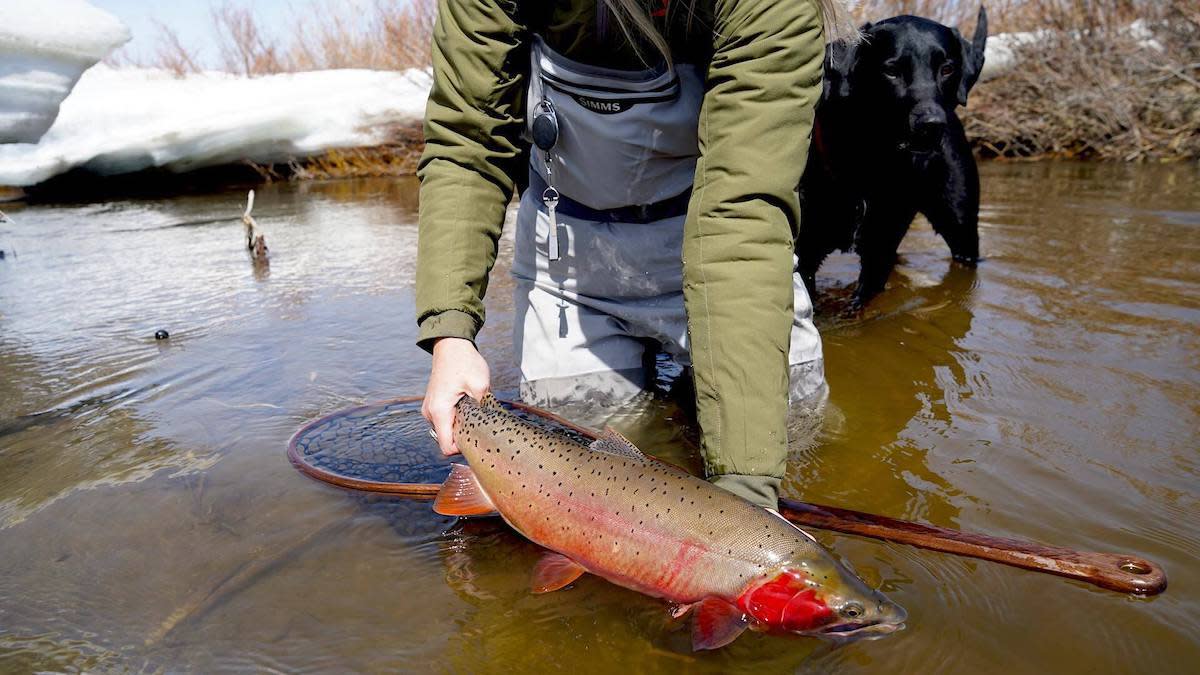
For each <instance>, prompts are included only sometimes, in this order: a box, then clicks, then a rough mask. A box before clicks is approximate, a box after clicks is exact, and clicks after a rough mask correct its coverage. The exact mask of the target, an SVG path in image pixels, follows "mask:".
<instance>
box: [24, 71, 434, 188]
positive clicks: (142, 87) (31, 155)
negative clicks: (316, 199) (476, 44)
mask: <svg viewBox="0 0 1200 675" xmlns="http://www.w3.org/2000/svg"><path fill="white" fill-rule="evenodd" d="M429 86H430V78H429V75H428V73H426V72H423V71H419V70H412V71H407V72H385V71H373V70H323V71H314V72H308V73H295V74H288V75H272V76H267V77H256V78H245V77H239V76H235V75H229V74H226V73H215V72H210V73H202V74H198V75H191V76H188V77H184V78H177V77H175V76H173V75H171V74H170V73H167V72H165V71H161V70H150V69H138V68H121V69H114V68H110V67H107V66H104V65H99V66H96V67H95V68H93V69H91V70H89V71H88V72H87V73H86V74H85V75H84V76H83V78H82V79H81V80H80V81H79V84H78V85H77V86H76V87H75V92H74V93H73V94H71V96H70V97H69V98H68V99H67V100H66V101H65V102H63V105H62V112H61V113H60V115H59V118H58V121H57V122H56V123H55V124H54V126H53V127H52V128H51V129H50V131H49V132H48V133H47V134H46V135H45V136H44V137H43V138H42V140H41V142H40V143H38V144H37V145H8V146H3V145H0V185H10V186H15V187H26V186H30V185H35V184H37V183H40V182H42V181H45V180H46V179H48V178H51V177H53V176H56V175H58V174H60V173H63V172H66V171H68V170H70V169H73V168H76V167H83V168H85V169H87V170H89V171H94V172H96V173H98V174H103V175H114V174H121V173H129V172H134V171H140V170H142V169H148V168H152V167H162V168H165V169H167V170H170V171H177V172H182V171H188V170H191V169H198V168H201V167H205V166H213V165H218V164H227V163H230V162H238V161H241V160H250V161H253V162H260V163H271V162H282V161H286V160H288V159H291V158H293V157H305V156H310V155H314V154H317V153H320V152H322V151H324V150H326V149H329V148H346V147H362V146H372V145H379V144H381V143H384V142H386V141H387V140H388V138H387V136H388V132H389V127H390V126H392V125H395V124H398V123H412V122H414V121H419V120H420V119H421V118H422V116H423V115H424V112H425V99H426V98H427V97H428V95H429Z"/></svg>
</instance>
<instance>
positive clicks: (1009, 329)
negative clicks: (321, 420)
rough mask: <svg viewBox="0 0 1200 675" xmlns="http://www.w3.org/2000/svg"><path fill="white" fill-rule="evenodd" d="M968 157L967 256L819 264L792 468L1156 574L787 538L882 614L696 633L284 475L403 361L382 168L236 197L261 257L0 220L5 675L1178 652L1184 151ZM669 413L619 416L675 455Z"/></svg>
mask: <svg viewBox="0 0 1200 675" xmlns="http://www.w3.org/2000/svg"><path fill="white" fill-rule="evenodd" d="M982 171H983V186H984V200H983V209H982V213H981V222H982V225H981V239H982V251H983V255H984V256H985V257H986V260H985V261H984V262H983V263H982V264H981V265H980V266H979V268H978V269H977V270H975V271H970V270H965V269H962V268H959V267H957V266H952V265H950V264H949V255H948V253H947V251H946V249H945V247H944V245H943V244H942V243H941V242H940V241H939V240H938V239H937V238H936V236H935V235H934V234H932V232H931V231H930V230H929V227H928V225H926V224H924V223H918V224H916V225H914V228H913V231H912V232H911V233H910V235H909V237H908V238H907V239H906V240H905V243H904V245H903V246H902V249H901V251H902V255H903V261H902V263H901V265H900V266H899V267H898V269H897V272H896V273H895V274H894V275H893V277H892V280H891V282H890V286H889V289H888V290H887V291H886V292H885V293H884V294H883V295H882V296H880V297H879V298H877V299H876V301H875V302H874V303H873V304H872V305H871V306H870V307H869V309H868V310H867V311H866V313H865V314H863V315H862V316H860V317H855V316H849V315H847V314H846V313H845V312H843V311H841V309H840V308H841V307H843V306H844V304H845V302H846V298H847V297H848V295H849V287H850V285H851V282H852V280H853V278H854V275H855V266H854V258H853V257H852V256H837V257H835V258H833V259H831V261H830V262H829V263H828V264H827V265H826V267H825V268H824V269H823V271H822V274H821V275H820V277H819V279H818V283H819V286H820V287H821V288H822V298H821V301H820V302H819V313H820V322H819V323H820V324H821V326H822V328H823V334H824V340H825V349H826V358H827V368H828V378H829V382H830V385H831V388H832V399H831V404H830V410H829V412H828V415H827V419H826V424H825V426H824V428H823V431H822V433H821V435H820V436H819V438H818V441H817V442H816V443H815V444H813V445H806V446H805V447H796V448H795V452H794V453H793V462H792V467H791V472H790V476H789V479H788V481H787V483H786V486H785V487H786V491H787V492H788V493H789V494H790V495H792V496H795V497H798V498H802V499H805V500H809V501H814V502H818V503H826V504H833V505H838V506H844V507H849V508H853V509H858V510H864V511H870V512H875V513H882V514H886V515H891V516H895V517H900V518H907V519H915V520H920V521H923V522H928V523H933V524H937V525H943V526H949V527H957V528H962V529H967V530H973V531H981V532H986V533H989V534H995V535H1002V536H1011V537H1021V538H1029V539H1034V540H1038V541H1042V542H1046V543H1053V544H1058V545H1064V546H1070V547H1073V548H1079V549H1084V550H1094V551H1119V552H1127V553H1132V554H1137V555H1141V556H1144V557H1147V558H1150V559H1152V560H1156V561H1158V562H1160V563H1161V564H1162V565H1164V566H1165V567H1166V569H1167V571H1168V574H1169V575H1170V578H1171V587H1170V589H1169V590H1168V591H1167V592H1166V594H1164V595H1162V596H1158V597H1155V598H1151V599H1137V598H1132V597H1125V596H1122V595H1118V594H1114V593H1111V592H1107V591H1102V590H1098V589H1096V588H1093V587H1090V586H1087V585H1084V584H1081V583H1076V582H1072V581H1066V580H1063V579H1059V578H1056V577H1051V576H1046V575H1042V574H1035V573H1031V572H1026V571H1020V570H1016V569H1013V568H1009V567H1003V566H999V565H995V564H991V563H985V562H980V561H974V560H969V559H962V558H957V557H954V556H949V555H943V554H936V553H930V552H925V551H919V550H915V549H910V548H907V547H903V546H897V545H890V544H882V543H879V542H876V541H870V540H864V539H859V538H855V537H850V536H843V535H834V534H831V533H823V532H819V531H816V532H815V534H817V536H818V537H819V538H820V539H821V540H822V541H823V542H824V543H826V544H827V545H829V546H830V547H831V548H832V549H833V550H834V551H835V552H836V553H837V555H839V556H842V557H843V558H846V559H848V560H849V561H851V562H852V563H853V564H854V565H855V567H856V568H857V569H858V571H859V572H860V574H861V575H862V576H863V577H864V578H866V579H867V580H868V581H869V582H870V583H871V584H873V585H877V586H880V587H882V588H883V589H884V591H885V592H886V593H888V594H889V595H890V596H891V597H892V598H893V599H895V600H897V601H898V602H899V603H900V604H902V605H904V606H905V607H906V608H907V609H908V612H909V616H910V619H909V622H908V628H907V629H906V630H904V631H903V632H901V633H898V634H896V635H893V636H890V637H888V638H886V639H882V640H877V641H872V642H858V643H853V644H851V645H849V646H846V647H842V648H839V649H831V648H830V647H828V646H826V645H824V644H823V643H821V642H819V641H816V640H812V639H801V638H781V637H774V636H767V635H759V634H747V635H746V636H744V637H742V638H741V639H739V640H738V641H737V642H736V643H735V644H734V645H732V646H731V647H729V648H726V649H723V650H721V651H719V652H715V653H703V654H693V653H692V652H691V651H690V649H689V648H688V636H687V631H686V630H685V626H683V625H680V624H677V623H673V622H671V621H670V620H669V619H668V618H667V617H666V610H665V608H664V606H663V604H662V603H661V602H659V601H656V600H653V599H650V598H646V597H643V596H639V595H637V594H635V593H633V592H630V591H626V590H623V589H620V588H617V587H615V586H613V585H611V584H608V583H606V582H604V581H602V580H599V579H596V578H587V577H585V578H584V579H582V580H581V581H579V582H578V583H576V584H575V585H574V586H573V587H571V588H570V589H569V590H565V591H560V592H557V593H552V594H548V595H543V596H533V595H530V594H529V592H528V582H529V574H530V570H531V569H532V567H533V563H534V561H535V560H536V558H537V556H538V552H537V550H536V549H535V548H534V547H533V546H532V545H530V544H528V543H526V542H524V541H523V540H521V539H520V538H519V537H517V536H516V535H514V534H513V533H511V532H510V531H508V530H507V529H505V528H503V527H502V526H496V525H495V524H491V523H487V522H479V521H475V522H472V523H468V524H455V523H453V522H451V521H449V520H447V519H443V518H439V517H435V516H432V515H430V514H429V512H428V505H427V504H424V503H412V502H395V501H389V500H386V499H379V498H371V497H367V496H363V495H358V494H353V493H349V492H345V491H342V490H339V489H337V488H333V487H329V486H326V485H324V484H321V483H318V482H315V481H313V480H311V479H309V478H306V477H304V476H302V475H300V474H299V473H298V472H296V471H295V469H293V467H292V466H291V465H290V464H289V463H288V461H287V459H286V457H285V454H284V448H285V445H286V443H287V441H288V438H289V437H290V435H291V434H292V432H293V431H294V430H295V429H296V428H297V427H298V426H299V425H300V424H302V423H303V422H304V421H305V420H307V419H310V418H312V417H314V416H317V415H319V414H322V413H325V412H329V411H332V410H335V409H338V408H341V407H344V406H348V405H352V404H356V403H361V402H366V401H372V400H377V399H383V398H389V397H393V396H398V395H403V394H410V393H420V392H421V391H422V390H423V388H424V380H425V377H426V375H427V368H428V363H429V359H428V357H427V356H426V355H425V354H424V353H423V352H421V351H420V350H419V349H417V348H416V347H415V346H414V345H413V339H414V334H415V327H414V325H413V323H414V322H413V289H412V277H413V270H414V263H415V252H416V238H417V230H416V225H415V221H416V194H415V185H414V183H413V182H412V181H411V180H400V181H345V182H330V183H305V184H287V185H278V186H267V187H265V188H262V189H260V190H259V194H258V200H257V201H258V203H257V207H256V211H255V215H256V216H257V218H258V221H259V223H260V225H261V226H262V229H263V230H264V232H265V233H266V236H267V242H268V244H269V245H270V247H271V262H270V265H269V268H262V267H259V268H256V267H255V266H254V265H252V264H251V262H250V260H249V258H248V257H247V254H246V252H245V250H244V249H243V247H242V246H243V245H242V239H241V237H242V234H241V228H242V226H241V223H240V221H239V218H238V216H239V215H240V213H241V209H242V205H243V202H244V195H243V194H242V193H241V192H240V191H227V192H221V193H215V194H203V195H191V196H180V197H173V198H169V199H132V200H116V201H109V202H103V203H87V204H67V205H29V206H20V205H16V206H13V205H10V208H6V210H8V211H9V214H10V215H11V216H12V217H13V219H14V220H16V222H17V224H0V250H4V251H5V252H6V254H7V255H6V256H5V258H4V259H3V260H0V671H4V672H9V671H11V672H26V671H32V670H68V671H71V670H92V671H96V670H99V671H108V670H133V671H156V670H168V671H178V670H188V671H199V672H213V671H222V670H235V669H236V670H255V671H286V672H297V671H349V670H354V671H368V670H369V671H381V670H421V671H435V672H471V673H476V672H505V673H507V672H512V671H524V670H528V671H534V670H536V671H567V672H573V673H575V672H647V673H652V672H677V671H679V670H681V669H683V670H689V671H696V672H753V673H766V672H792V671H803V672H825V671H829V670H841V671H846V672H903V673H927V672H971V673H1004V674H1006V675H1012V674H1014V673H1045V672H1061V673H1076V672H1079V673H1084V672H1087V673H1092V672H1147V673H1172V672H1178V673H1184V672H1195V670H1194V669H1195V668H1196V666H1197V664H1198V663H1200V598H1198V596H1197V587H1198V585H1200V566H1198V565H1197V559H1198V558H1200V453H1198V445H1200V443H1198V441H1200V403H1198V402H1200V170H1197V168H1196V167H1195V166H1182V165H1181V166H1117V165H1096V164H1054V163H1045V164H994V163H993V164H986V165H984V166H983V167H982ZM14 252H15V255H14ZM510 260H511V247H510V246H509V245H508V243H507V242H503V243H502V250H501V258H500V262H499V264H498V266H497V271H496V272H495V273H494V274H493V279H494V283H493V286H492V289H491V294H490V296H489V301H488V307H489V324H488V326H487V328H486V329H485V331H484V333H483V335H482V336H481V339H480V344H481V348H482V349H483V350H484V352H485V353H486V355H487V356H488V357H489V359H490V361H491V363H492V364H493V376H494V386H495V388H496V389H498V390H500V391H502V392H505V391H507V392H511V391H512V390H513V389H515V385H516V375H515V372H514V370H513V367H512V365H511V347H510V345H509V333H510V330H511V321H512V302H511V297H510V291H511V283H510V282H509V281H508V277H507V273H506V271H507V266H508V263H509V261H510ZM749 292H752V289H749ZM158 329H165V330H168V331H169V332H170V334H171V337H170V339H169V340H165V341H156V340H155V339H154V337H153V335H154V332H155V331H156V330H158ZM678 417H679V415H676V414H674V412H672V411H671V410H670V409H669V405H668V404H667V403H658V402H655V403H653V404H652V405H650V406H649V408H648V412H644V413H642V414H627V415H621V416H618V417H617V418H616V419H614V420H613V424H614V426H616V427H617V428H619V429H621V430H623V431H625V432H627V434H628V435H629V436H631V437H632V438H633V439H634V440H635V441H636V442H639V443H641V444H642V445H643V447H645V448H647V449H649V450H652V451H654V452H658V453H663V454H666V455H667V456H671V457H674V458H676V459H680V458H686V454H685V453H686V452H687V450H686V447H687V446H686V444H685V442H684V441H682V440H680V439H681V438H683V437H685V436H686V434H681V433H680V432H679V430H678V429H677V428H675V426H674V423H673V422H672V421H671V420H673V419H676V418H678Z"/></svg>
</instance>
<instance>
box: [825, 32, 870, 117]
mask: <svg viewBox="0 0 1200 675" xmlns="http://www.w3.org/2000/svg"><path fill="white" fill-rule="evenodd" d="M870 27H871V24H870V22H868V23H864V24H863V25H862V27H861V28H859V29H858V30H859V32H860V33H865V32H866V31H867V29H868V28H870ZM862 39H864V38H862V37H859V38H858V39H849V40H848V39H846V38H842V39H840V40H835V41H833V42H831V43H829V44H828V45H826V46H825V87H824V98H826V99H828V98H831V97H839V98H845V97H847V96H849V95H850V73H851V72H853V71H854V60H855V59H856V58H857V53H858V45H859V42H860V41H861V40H862Z"/></svg>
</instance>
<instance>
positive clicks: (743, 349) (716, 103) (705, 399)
mask: <svg viewBox="0 0 1200 675" xmlns="http://www.w3.org/2000/svg"><path fill="white" fill-rule="evenodd" d="M654 4H655V6H658V5H659V4H665V3H661V2H660V0H654ZM686 5H687V3H686V2H684V1H683V0H676V2H675V3H674V5H673V6H670V8H669V11H668V12H666V16H665V17H663V18H659V19H658V22H659V25H660V29H661V30H662V32H663V34H664V36H665V37H666V38H667V39H668V42H669V43H670V45H671V50H672V55H673V58H674V59H675V60H676V61H677V62H692V63H698V64H701V65H702V67H703V65H704V64H707V79H706V93H705V96H704V102H703V106H702V108H701V112H700V123H699V129H698V134H699V145H700V158H699V160H698V162H697V166H696V177H695V183H694V187H693V190H692V195H691V201H690V203H689V205H688V214H687V220H686V224H685V226H684V228H685V231H684V246H683V269H684V289H683V290H684V302H685V306H686V308H687V315H688V334H689V340H690V343H691V350H692V363H693V370H694V375H695V385H696V399H697V400H696V404H697V414H698V418H699V423H700V428H701V443H702V453H703V455H704V460H705V469H706V471H707V472H708V474H709V475H710V476H719V475H725V476H729V478H732V479H734V482H736V476H737V475H745V476H773V477H776V478H779V477H782V476H783V473H784V469H785V464H786V460H787V431H786V418H787V408H788V365H787V356H788V339H789V330H790V327H791V325H792V252H793V243H792V242H793V237H794V235H795V233H796V231H797V228H798V226H799V222H800V221H799V219H800V208H799V203H798V197H797V194H796V186H797V184H798V183H799V180H800V173H801V171H802V170H803V169H804V162H805V158H806V157H807V154H808V143H809V137H810V134H811V131H812V124H813V112H814V107H815V105H816V103H817V100H818V98H819V96H820V93H821V74H822V73H821V66H822V58H823V56H824V39H823V36H822V25H821V16H820V10H819V8H818V5H817V2H816V0H786V1H780V0H707V2H705V1H703V0H702V1H701V2H699V3H697V5H696V6H695V7H694V8H693V10H694V11H691V12H689V11H686ZM681 9H682V10H685V11H680V10H681ZM595 13H596V1H595V0H573V1H571V2H542V3H536V2H532V0H520V1H513V0H439V6H438V18H437V24H436V28H435V30H434V45H433V68H434V84H433V91H432V93H431V94H430V97H429V103H428V108H427V109H426V115H425V141H426V149H425V153H424V155H423V156H422V158H421V163H420V167H419V170H418V175H419V176H420V178H421V195H420V197H421V200H420V202H421V206H420V238H419V253H418V260H417V311H418V317H417V320H418V323H419V325H420V338H419V339H420V344H421V345H422V346H423V347H425V348H429V346H430V344H431V342H432V341H433V340H434V339H436V338H439V337H461V338H467V339H472V340H473V339H474V338H475V335H476V333H477V332H478V331H479V329H480V327H481V326H482V325H483V321H484V309H483V296H484V293H485V292H486V290H487V280H488V274H489V272H490V271H491V268H492V265H493V264H494V263H495V260H496V246H497V239H498V238H499V237H500V229H501V225H502V223H503V221H504V213H505V209H506V207H507V205H508V203H509V200H510V199H511V197H512V195H513V191H514V189H515V186H516V184H517V182H518V179H519V178H520V179H523V177H524V175H525V173H526V172H527V170H528V169H527V164H526V163H527V161H528V160H527V157H528V155H527V148H526V147H525V146H524V143H523V141H522V140H521V134H522V131H523V128H524V124H525V100H524V99H525V89H526V77H527V71H528V69H529V52H528V42H529V35H530V33H531V32H536V33H537V34H539V35H542V36H543V38H544V39H546V41H547V43H548V44H549V45H550V46H551V47H553V48H554V49H555V50H556V51H559V52H560V53H563V54H564V55H566V56H567V57H569V58H571V59H574V60H576V61H581V62H584V63H591V64H594V65H603V66H608V67H617V68H622V67H630V68H640V67H644V66H641V65H640V63H639V61H638V56H637V53H636V52H635V50H633V49H632V48H631V46H630V45H629V44H628V42H626V41H625V39H624V38H623V37H622V36H621V33H620V31H619V30H618V29H613V30H612V31H610V32H611V33H613V34H615V36H616V40H612V39H609V40H606V41H605V40H601V39H600V38H599V37H598V35H597V31H596V30H595V26H596V16H595ZM656 13H660V12H656ZM643 51H644V50H643Z"/></svg>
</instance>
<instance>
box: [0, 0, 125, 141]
mask: <svg viewBox="0 0 1200 675" xmlns="http://www.w3.org/2000/svg"><path fill="white" fill-rule="evenodd" d="M129 38H130V33H129V29H128V28H126V27H125V24H123V23H121V22H120V21H118V20H117V18H116V17H114V16H113V15H111V14H109V13H108V12H105V11H102V10H100V9H97V8H95V7H93V6H92V5H90V4H88V3H87V2H84V0H25V1H24V2H20V1H18V0H0V143H35V142H37V140H38V139H39V138H41V136H42V134H44V133H46V130H47V129H49V128H50V125H51V124H53V123H54V119H55V116H56V115H58V110H59V104H60V103H61V102H62V100H63V99H64V98H66V96H67V94H69V93H70V92H71V88H72V87H74V86H75V83H76V82H77V81H79V76H80V75H82V74H83V71H85V70H87V69H88V68H90V67H92V65H94V64H95V63H96V62H98V61H99V60H100V59H102V58H104V57H105V56H107V55H108V53H109V52H111V51H112V50H114V49H116V48H117V47H119V46H121V45H123V44H125V43H126V42H128V41H129Z"/></svg>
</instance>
